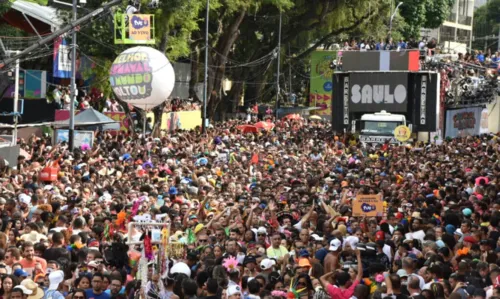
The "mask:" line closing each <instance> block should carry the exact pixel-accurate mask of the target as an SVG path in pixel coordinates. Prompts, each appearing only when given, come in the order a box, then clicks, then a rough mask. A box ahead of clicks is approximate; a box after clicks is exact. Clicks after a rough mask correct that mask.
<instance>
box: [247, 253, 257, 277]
mask: <svg viewBox="0 0 500 299" xmlns="http://www.w3.org/2000/svg"><path fill="white" fill-rule="evenodd" d="M243 267H245V270H244V275H246V276H249V277H255V276H257V275H258V274H259V272H258V271H257V259H256V258H255V256H253V255H246V256H245V258H244V259H243Z"/></svg>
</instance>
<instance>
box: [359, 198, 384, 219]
mask: <svg viewBox="0 0 500 299" xmlns="http://www.w3.org/2000/svg"><path fill="white" fill-rule="evenodd" d="M383 213H384V202H383V200H382V195H380V194H370V195H357V196H356V199H354V200H353V202H352V216H354V217H363V216H366V217H376V216H382V215H383Z"/></svg>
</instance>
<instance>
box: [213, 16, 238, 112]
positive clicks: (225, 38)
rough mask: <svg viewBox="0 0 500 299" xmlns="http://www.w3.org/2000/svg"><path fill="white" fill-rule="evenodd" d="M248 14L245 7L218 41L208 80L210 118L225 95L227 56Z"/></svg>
mask: <svg viewBox="0 0 500 299" xmlns="http://www.w3.org/2000/svg"><path fill="white" fill-rule="evenodd" d="M245 15H246V9H243V10H242V11H241V12H240V14H239V15H237V16H236V17H235V18H234V20H233V22H232V23H231V25H230V26H229V27H228V30H227V31H225V32H224V33H223V34H222V36H221V37H220V39H219V41H218V42H217V46H216V47H215V48H216V51H217V53H218V54H215V57H213V59H212V61H213V63H211V66H212V67H211V69H212V70H213V71H212V72H211V76H212V78H210V80H208V83H209V84H208V92H209V98H208V103H207V117H208V118H209V119H211V118H213V116H214V115H215V111H217V107H218V106H219V104H220V102H221V100H222V98H223V95H222V81H223V80H224V76H225V73H226V62H227V56H228V55H229V52H230V51H231V48H232V47H233V45H234V43H235V42H236V40H237V39H238V36H239V32H238V29H239V27H240V25H241V23H242V22H243V19H244V18H245Z"/></svg>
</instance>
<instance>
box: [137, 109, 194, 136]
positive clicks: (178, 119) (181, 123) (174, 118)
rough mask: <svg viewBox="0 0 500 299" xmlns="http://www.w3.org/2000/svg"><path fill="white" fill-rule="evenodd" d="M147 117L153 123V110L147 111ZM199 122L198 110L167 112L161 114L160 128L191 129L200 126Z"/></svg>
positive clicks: (168, 129) (171, 130)
mask: <svg viewBox="0 0 500 299" xmlns="http://www.w3.org/2000/svg"><path fill="white" fill-rule="evenodd" d="M147 117H148V118H151V121H152V122H153V123H154V118H155V116H154V113H153V112H149V113H148V114H147ZM201 122H202V119H201V113H200V111H199V110H195V111H179V112H169V113H163V114H162V117H161V126H160V128H161V129H162V130H166V131H168V132H173V131H175V130H179V129H182V130H193V129H194V128H196V127H201Z"/></svg>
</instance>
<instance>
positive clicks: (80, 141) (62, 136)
mask: <svg viewBox="0 0 500 299" xmlns="http://www.w3.org/2000/svg"><path fill="white" fill-rule="evenodd" d="M55 139H56V140H55V143H56V144H59V143H61V142H69V130H56V134H55ZM74 142H75V148H81V147H82V145H84V146H89V147H90V148H92V146H93V145H94V132H93V131H78V130H75V140H74Z"/></svg>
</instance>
